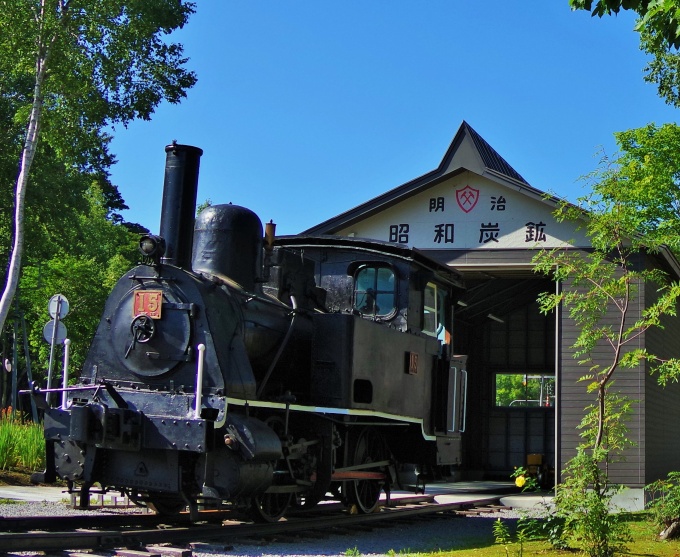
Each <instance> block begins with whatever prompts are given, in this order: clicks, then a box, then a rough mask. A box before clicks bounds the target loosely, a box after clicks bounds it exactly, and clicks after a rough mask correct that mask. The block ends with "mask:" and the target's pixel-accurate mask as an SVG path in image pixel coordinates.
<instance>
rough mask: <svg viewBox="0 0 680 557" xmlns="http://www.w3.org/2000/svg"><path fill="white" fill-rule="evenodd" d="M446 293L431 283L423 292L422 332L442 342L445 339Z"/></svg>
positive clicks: (445, 340)
mask: <svg viewBox="0 0 680 557" xmlns="http://www.w3.org/2000/svg"><path fill="white" fill-rule="evenodd" d="M447 305H448V292H447V291H446V289H444V288H440V287H439V286H437V285H436V284H435V283H433V282H428V283H427V286H426V287H425V292H423V332H424V333H425V334H428V335H430V336H433V337H437V338H438V339H439V340H441V341H442V342H447V338H446V308H447Z"/></svg>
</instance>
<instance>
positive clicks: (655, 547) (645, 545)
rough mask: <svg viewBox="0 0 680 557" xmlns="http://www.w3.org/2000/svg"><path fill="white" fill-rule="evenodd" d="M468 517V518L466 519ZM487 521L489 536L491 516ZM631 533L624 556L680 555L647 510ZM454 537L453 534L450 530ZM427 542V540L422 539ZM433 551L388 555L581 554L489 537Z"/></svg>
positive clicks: (632, 522) (679, 544) (352, 556)
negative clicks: (453, 547) (498, 542)
mask: <svg viewBox="0 0 680 557" xmlns="http://www.w3.org/2000/svg"><path fill="white" fill-rule="evenodd" d="M466 520H467V519H466ZM488 522H489V537H491V529H492V527H493V520H490V519H489V520H488ZM628 524H629V526H630V529H631V533H632V535H633V541H632V542H631V543H629V544H628V551H627V552H626V553H623V554H622V555H623V556H630V557H680V539H678V540H669V541H660V540H659V539H658V538H657V535H658V533H659V532H658V529H657V528H656V527H655V526H654V525H653V524H652V522H651V521H650V519H649V515H648V514H647V513H634V514H631V515H630V517H629V519H628ZM452 537H453V534H452ZM422 542H423V543H426V540H422ZM440 546H441V547H440V548H439V549H436V550H434V551H412V550H411V549H398V548H395V549H392V550H390V551H388V553H387V555H388V557H578V556H581V555H583V554H582V553H580V552H578V551H563V550H556V549H553V548H552V546H551V545H550V544H549V543H548V542H547V541H529V542H524V544H523V547H522V551H521V552H520V545H519V544H518V543H510V544H495V543H492V542H489V541H488V539H487V540H484V541H481V540H479V541H478V542H477V543H475V542H471V543H470V545H469V546H468V547H465V548H460V549H447V548H446V546H445V544H441V540H440ZM345 555H346V556H347V557H359V556H360V555H362V553H361V551H360V548H359V549H357V547H356V546H355V547H354V548H352V549H348V550H347V552H346V553H345Z"/></svg>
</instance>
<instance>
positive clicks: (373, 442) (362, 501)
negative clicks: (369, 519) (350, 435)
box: [343, 427, 388, 514]
mask: <svg viewBox="0 0 680 557" xmlns="http://www.w3.org/2000/svg"><path fill="white" fill-rule="evenodd" d="M349 454H350V455H353V457H352V460H351V465H352V466H356V465H358V464H368V463H371V462H380V461H382V460H387V459H388V452H387V448H386V447H385V443H384V441H383V438H382V436H381V435H380V434H379V433H378V432H377V431H376V430H375V429H373V428H370V427H367V428H365V429H363V430H362V431H361V433H360V434H359V437H357V439H356V440H355V441H354V443H353V450H352V448H350V453H349ZM368 470H370V469H366V470H365V471H368ZM373 471H375V470H373ZM384 484H385V482H384V480H352V481H348V482H345V484H344V486H343V494H344V496H345V500H346V502H347V505H348V506H349V507H350V508H351V507H352V506H354V505H356V508H357V510H358V511H359V512H360V513H365V514H369V513H372V512H373V511H374V510H375V509H376V508H377V506H378V501H379V500H380V492H381V491H382V489H383V486H384Z"/></svg>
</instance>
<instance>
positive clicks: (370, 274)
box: [354, 266, 397, 317]
mask: <svg viewBox="0 0 680 557" xmlns="http://www.w3.org/2000/svg"><path fill="white" fill-rule="evenodd" d="M395 285H396V280H395V277H394V271H393V270H392V269H391V268H389V267H374V266H365V267H361V268H360V269H359V270H358V271H357V272H356V274H355V275H354V309H355V310H356V311H358V312H359V313H362V314H364V315H373V316H380V317H385V316H387V315H390V314H392V313H393V312H394V311H395V310H396V309H397V304H396V288H395Z"/></svg>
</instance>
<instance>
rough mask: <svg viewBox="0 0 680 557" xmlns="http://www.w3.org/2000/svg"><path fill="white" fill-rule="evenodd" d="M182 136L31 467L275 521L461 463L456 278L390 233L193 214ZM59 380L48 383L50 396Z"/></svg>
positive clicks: (42, 396) (165, 503)
mask: <svg viewBox="0 0 680 557" xmlns="http://www.w3.org/2000/svg"><path fill="white" fill-rule="evenodd" d="M201 155H202V151H201V150H200V149H198V148H196V147H191V146H185V145H178V144H172V145H169V146H167V147H166V157H167V158H166V169H165V183H164V193H163V207H162V215H161V227H160V234H159V235H158V236H155V235H147V236H144V237H143V238H141V240H140V251H141V253H142V261H141V263H140V264H139V265H138V266H136V267H135V268H133V269H131V270H130V271H129V272H127V273H125V275H124V276H122V277H121V278H120V280H119V281H118V283H117V284H116V286H115V287H114V289H113V291H112V292H111V294H110V296H109V297H108V300H107V302H106V306H105V309H104V313H103V316H102V318H101V321H100V324H99V326H98V328H97V331H96V334H95V336H94V339H93V342H92V345H91V347H90V350H89V352H88V355H87V358H86V360H85V363H84V365H83V369H82V372H81V376H80V378H79V380H78V381H77V383H76V384H75V385H71V386H69V387H67V388H66V390H65V394H66V396H65V397H63V401H62V404H61V406H59V407H53V406H51V405H50V404H49V402H48V397H49V395H50V393H48V392H46V390H41V389H39V388H38V387H36V386H34V387H33V391H32V393H33V396H34V397H35V398H36V399H37V400H38V401H39V403H40V404H41V406H42V408H43V409H44V424H45V438H46V445H47V467H46V470H45V472H44V473H43V474H42V477H41V478H40V479H42V480H44V481H51V480H55V479H56V478H57V477H59V478H62V479H64V480H66V481H67V483H68V486H69V490H71V491H76V492H79V493H80V494H81V505H83V506H85V505H87V501H88V500H89V493H90V491H91V490H92V489H93V486H95V484H96V485H97V489H103V490H109V489H116V490H120V491H123V492H125V493H127V494H128V495H129V497H130V498H131V499H133V500H134V501H137V502H139V503H140V504H145V505H148V506H150V507H153V508H154V509H156V510H157V511H158V512H161V513H175V512H179V511H180V510H182V509H185V508H186V507H188V508H189V510H190V511H191V512H192V516H196V514H195V513H196V512H197V511H198V509H199V508H203V507H218V506H224V505H229V506H232V507H236V508H243V509H248V510H250V511H251V512H252V513H254V516H255V517H257V518H260V519H264V520H277V519H279V518H280V517H282V516H283V515H284V514H285V512H286V511H287V510H288V509H289V508H290V507H291V506H293V505H303V506H312V505H315V504H316V503H318V502H319V501H321V500H322V499H326V498H335V499H339V500H341V501H343V502H344V503H345V504H347V505H349V506H353V507H355V508H356V509H357V510H358V511H359V512H372V511H373V510H374V509H375V508H376V506H377V504H378V501H379V497H380V494H381V492H382V491H385V492H386V493H387V495H388V496H389V493H390V489H391V488H392V487H394V486H395V485H398V484H399V482H400V478H402V477H403V475H402V474H401V472H402V471H403V470H404V469H413V468H414V467H416V468H417V469H418V470H420V471H423V470H430V469H435V468H437V469H447V468H450V467H453V466H457V465H459V464H460V462H461V435H462V432H463V431H464V429H465V393H466V386H467V381H466V373H465V358H464V357H463V356H457V355H455V347H454V345H453V326H454V317H453V307H454V305H455V301H456V299H457V298H458V296H460V295H461V294H462V292H463V284H462V282H461V279H460V276H459V275H458V274H457V273H456V272H455V271H454V270H452V269H450V268H448V267H446V266H444V265H441V264H439V263H437V262H435V261H433V260H431V259H430V258H428V257H427V256H426V254H424V253H423V252H420V251H418V250H415V249H409V248H408V247H406V246H404V245H398V244H389V243H385V242H379V241H374V240H368V239H359V238H352V237H333V236H317V237H311V236H289V237H278V238H276V237H275V235H274V227H273V224H271V223H270V224H268V225H266V230H265V231H263V227H262V224H261V221H260V219H259V218H258V217H257V216H256V215H255V214H254V213H253V212H251V211H250V210H248V209H245V208H243V207H238V206H235V205H231V204H227V205H215V206H210V207H208V208H206V209H205V210H204V211H202V212H201V213H200V215H198V217H195V211H196V192H197V185H198V172H199V162H200V157H201ZM54 390H59V389H54Z"/></svg>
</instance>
